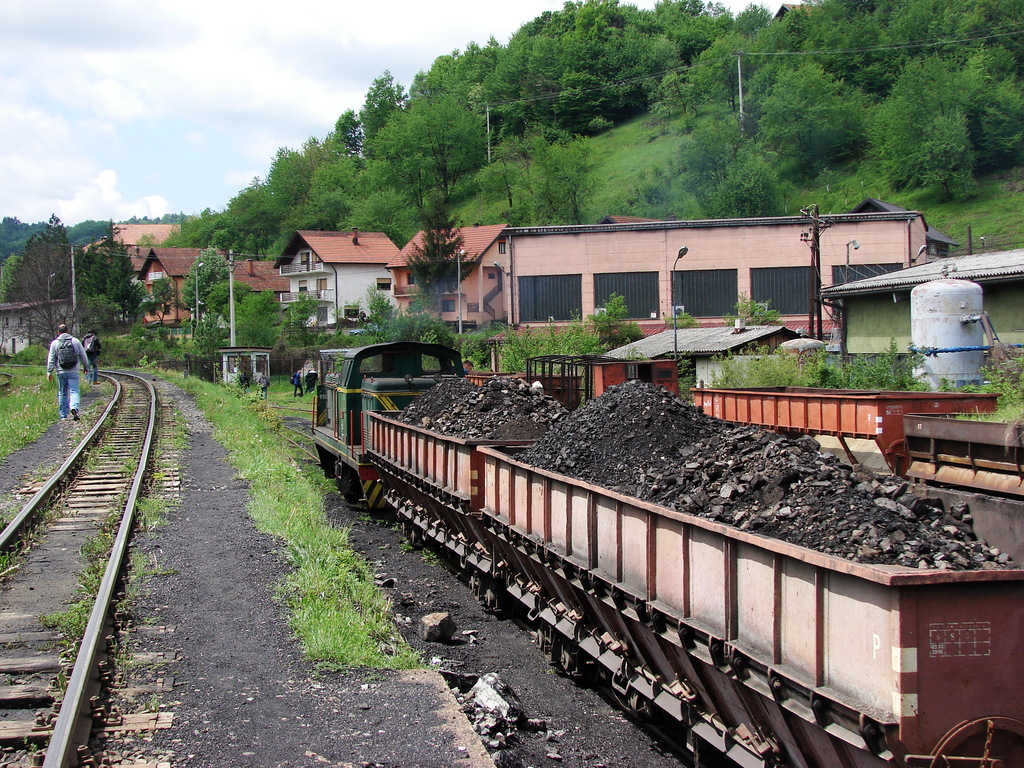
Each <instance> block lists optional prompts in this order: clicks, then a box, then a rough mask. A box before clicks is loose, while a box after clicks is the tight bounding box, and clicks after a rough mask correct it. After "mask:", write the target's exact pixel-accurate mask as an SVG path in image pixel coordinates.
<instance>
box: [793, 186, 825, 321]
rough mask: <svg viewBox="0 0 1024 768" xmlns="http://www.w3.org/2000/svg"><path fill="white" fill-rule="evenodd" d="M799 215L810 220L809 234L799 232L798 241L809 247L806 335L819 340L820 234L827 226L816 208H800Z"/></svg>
mask: <svg viewBox="0 0 1024 768" xmlns="http://www.w3.org/2000/svg"><path fill="white" fill-rule="evenodd" d="M800 213H802V214H803V215H804V216H807V217H808V218H810V220H811V230H810V232H801V233H800V239H801V240H803V241H804V242H805V243H809V244H810V246H811V279H810V287H809V290H808V297H807V335H808V336H809V337H810V338H812V339H818V340H821V338H822V337H823V336H824V335H825V334H824V329H823V328H822V315H821V233H822V231H824V230H826V229H828V227H829V224H828V223H827V222H822V221H821V219H820V218H819V217H818V206H817V205H809V206H807V207H806V208H801V209H800Z"/></svg>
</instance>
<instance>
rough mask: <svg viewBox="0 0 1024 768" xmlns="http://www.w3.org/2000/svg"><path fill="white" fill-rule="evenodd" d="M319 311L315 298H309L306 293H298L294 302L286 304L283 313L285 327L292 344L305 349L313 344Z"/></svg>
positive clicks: (318, 303)
mask: <svg viewBox="0 0 1024 768" xmlns="http://www.w3.org/2000/svg"><path fill="white" fill-rule="evenodd" d="M319 309H320V302H319V301H318V300H317V299H316V297H315V296H310V295H309V294H308V293H300V294H299V296H298V298H297V299H296V300H295V301H293V302H290V303H289V304H288V309H287V311H286V313H285V323H286V326H285V327H286V328H287V329H288V336H289V338H290V339H291V341H292V343H293V344H295V345H296V346H300V347H307V346H309V345H311V344H312V343H313V339H314V338H315V336H316V333H315V331H314V328H315V327H316V322H317V312H318V311H319Z"/></svg>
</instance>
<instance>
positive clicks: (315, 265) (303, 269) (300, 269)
mask: <svg viewBox="0 0 1024 768" xmlns="http://www.w3.org/2000/svg"><path fill="white" fill-rule="evenodd" d="M327 271H328V270H327V269H326V268H325V267H324V263H323V262H322V261H314V262H312V263H310V264H301V263H300V264H282V265H281V274H282V275H298V274H302V273H309V272H327Z"/></svg>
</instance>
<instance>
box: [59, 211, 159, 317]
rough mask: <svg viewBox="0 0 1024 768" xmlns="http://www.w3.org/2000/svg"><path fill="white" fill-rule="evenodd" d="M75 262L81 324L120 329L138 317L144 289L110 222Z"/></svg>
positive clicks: (125, 249) (126, 251)
mask: <svg viewBox="0 0 1024 768" xmlns="http://www.w3.org/2000/svg"><path fill="white" fill-rule="evenodd" d="M75 262H76V265H75V271H76V287H77V293H78V298H79V301H80V303H81V304H82V305H83V307H84V311H83V313H82V323H83V325H87V326H89V327H93V326H97V327H99V328H100V329H102V330H114V329H123V328H124V327H126V326H127V325H128V324H129V323H130V322H131V321H132V320H134V319H135V318H136V317H137V315H138V312H139V307H140V305H141V304H142V298H143V293H144V289H143V288H142V286H141V285H140V284H139V283H138V282H136V281H135V279H134V278H135V271H134V270H133V269H132V263H131V259H130V258H129V257H128V249H127V248H126V247H125V246H124V244H123V243H119V242H117V241H116V240H115V239H114V234H113V225H110V226H108V228H107V234H106V237H104V238H103V240H102V241H101V242H99V243H97V244H95V245H93V246H90V247H88V248H86V249H84V250H82V251H81V252H80V253H79V254H78V256H77V258H76V259H75Z"/></svg>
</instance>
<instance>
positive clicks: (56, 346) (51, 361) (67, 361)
mask: <svg viewBox="0 0 1024 768" xmlns="http://www.w3.org/2000/svg"><path fill="white" fill-rule="evenodd" d="M54 371H57V412H58V413H59V414H60V417H61V418H62V419H66V418H67V417H68V414H69V413H70V414H71V418H73V419H74V420H75V421H78V406H79V404H80V402H81V400H80V399H79V394H78V374H79V372H80V371H84V372H85V374H86V375H88V373H89V360H88V358H87V357H86V356H85V349H84V348H83V347H82V342H80V341H79V340H78V339H76V338H75V337H74V336H72V335H71V334H70V333H68V327H67V326H66V325H64V324H63V323H61V324H60V325H58V326H57V338H56V339H54V340H53V341H51V342H50V354H48V355H47V356H46V380H47V381H52V380H53V372H54Z"/></svg>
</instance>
